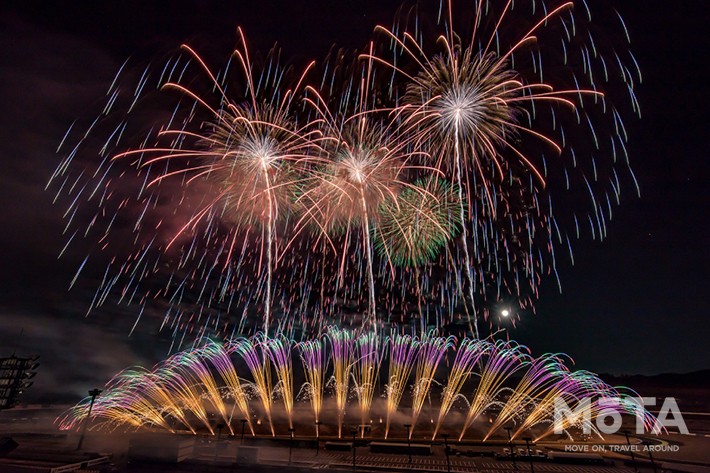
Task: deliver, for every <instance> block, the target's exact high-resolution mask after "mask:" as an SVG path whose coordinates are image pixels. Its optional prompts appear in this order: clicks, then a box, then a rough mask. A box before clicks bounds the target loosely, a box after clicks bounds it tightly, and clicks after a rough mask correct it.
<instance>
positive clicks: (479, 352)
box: [432, 338, 490, 440]
mask: <svg viewBox="0 0 710 473" xmlns="http://www.w3.org/2000/svg"><path fill="white" fill-rule="evenodd" d="M489 347H490V344H489V343H488V342H485V341H483V340H474V339H470V338H464V339H463V340H462V341H461V343H459V345H458V347H456V357H455V358H454V362H453V365H452V366H451V371H449V376H448V379H447V381H446V385H445V386H444V392H443V393H442V395H441V407H440V408H439V417H438V419H437V420H436V426H435V427H434V434H433V435H432V440H435V439H436V434H437V433H438V432H439V429H440V428H441V423H442V421H443V420H444V418H445V417H446V415H447V414H448V413H449V411H450V410H451V407H452V406H453V405H454V401H456V398H457V397H458V396H459V393H460V392H461V388H462V387H463V384H464V383H465V382H466V380H467V379H468V377H469V376H470V375H471V373H472V372H473V369H474V366H475V365H476V363H478V361H479V360H480V359H481V357H482V356H483V355H485V353H486V352H487V351H488V349H489Z"/></svg>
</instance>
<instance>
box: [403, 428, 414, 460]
mask: <svg viewBox="0 0 710 473" xmlns="http://www.w3.org/2000/svg"><path fill="white" fill-rule="evenodd" d="M404 427H405V428H406V429H407V456H409V463H412V438H411V437H410V436H409V432H410V430H411V428H412V424H404Z"/></svg>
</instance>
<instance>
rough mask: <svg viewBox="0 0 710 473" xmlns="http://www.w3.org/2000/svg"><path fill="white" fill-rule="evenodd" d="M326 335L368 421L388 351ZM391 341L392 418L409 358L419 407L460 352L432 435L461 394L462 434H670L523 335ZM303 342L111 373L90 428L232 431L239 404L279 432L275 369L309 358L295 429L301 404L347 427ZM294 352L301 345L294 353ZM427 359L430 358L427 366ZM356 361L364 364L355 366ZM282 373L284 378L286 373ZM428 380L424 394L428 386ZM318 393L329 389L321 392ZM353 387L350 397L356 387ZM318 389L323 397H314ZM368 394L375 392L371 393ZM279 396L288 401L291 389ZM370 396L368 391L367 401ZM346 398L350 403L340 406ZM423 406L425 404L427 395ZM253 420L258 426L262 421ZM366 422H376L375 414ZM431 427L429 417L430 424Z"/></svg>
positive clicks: (213, 350)
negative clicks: (629, 420) (619, 427)
mask: <svg viewBox="0 0 710 473" xmlns="http://www.w3.org/2000/svg"><path fill="white" fill-rule="evenodd" d="M328 339H329V340H331V344H332V349H333V350H337V351H339V352H340V353H341V355H338V356H337V358H336V357H334V358H333V360H336V359H338V360H340V361H339V362H338V363H340V364H341V366H340V368H338V363H335V362H334V363H333V368H332V374H333V376H334V377H337V375H336V372H337V370H339V369H340V370H345V372H346V373H347V375H346V376H345V378H347V377H349V376H350V373H351V371H354V373H355V374H354V378H355V379H356V383H355V385H356V386H355V388H354V390H355V392H356V393H357V394H358V409H357V410H356V412H353V413H352V415H350V416H349V417H350V419H349V422H353V423H362V422H363V417H362V415H363V412H365V413H366V414H367V415H371V414H372V413H373V407H372V405H371V404H368V402H369V401H368V399H369V400H370V401H371V399H372V397H373V396H374V395H375V394H376V393H377V390H376V388H374V387H375V386H377V385H378V384H379V383H378V376H377V375H374V376H372V375H370V374H367V373H373V372H375V371H377V365H379V364H381V363H383V362H385V360H382V359H378V358H377V357H378V356H383V355H382V352H380V351H377V350H373V349H372V347H373V346H378V342H376V341H375V340H376V338H374V332H370V333H369V334H363V335H361V336H360V338H358V339H355V340H354V339H353V338H352V337H351V334H350V332H347V331H339V330H337V329H331V330H330V333H329V334H328ZM356 340H359V342H358V341H356ZM388 343H389V344H390V349H389V351H388V354H389V357H390V359H389V366H390V372H389V373H387V375H386V377H385V387H384V392H382V393H380V394H382V395H384V396H385V397H386V398H387V403H386V405H385V406H384V408H383V410H384V412H379V414H380V415H382V414H385V415H387V416H388V418H389V419H391V418H392V417H393V416H394V415H395V414H396V413H397V412H398V411H399V401H400V399H401V397H402V395H403V393H404V392H405V391H406V389H405V387H406V386H407V383H408V379H409V374H408V373H409V372H410V371H411V370H412V369H413V368H412V365H414V364H417V365H418V367H417V369H418V370H421V373H423V374H422V375H421V376H419V375H417V376H416V377H415V379H414V380H413V383H414V384H413V385H412V386H411V388H412V399H413V403H412V406H413V408H412V412H413V413H415V412H416V410H415V409H417V408H416V406H417V403H416V402H415V401H414V399H417V398H419V399H425V398H427V397H432V396H433V394H435V393H432V391H433V386H434V383H433V379H434V378H435V377H436V374H435V372H436V368H435V366H436V365H438V361H437V359H439V360H443V359H444V358H447V357H448V355H453V362H452V368H451V372H450V374H449V375H448V377H447V379H445V380H444V379H441V380H440V381H439V383H441V384H442V385H443V387H442V389H441V392H440V394H441V405H440V406H436V405H434V406H432V407H431V408H430V409H431V410H432V412H433V411H435V410H437V409H438V411H439V422H438V423H437V424H436V425H434V426H429V427H428V428H429V429H432V431H433V435H434V436H436V435H437V433H438V432H439V430H440V429H442V428H443V429H445V430H446V431H447V432H451V431H452V428H453V427H452V426H444V425H442V424H441V420H442V419H443V418H444V417H445V416H446V415H447V414H448V413H449V411H450V410H451V409H455V404H456V403H455V401H456V399H458V398H461V399H462V401H463V399H466V401H467V402H468V407H467V408H466V409H465V410H462V411H461V414H465V415H466V423H465V425H464V430H463V434H466V433H467V432H473V433H470V434H469V436H470V438H477V439H480V440H483V441H487V440H489V439H490V438H491V437H492V436H495V435H496V433H497V432H498V431H499V430H500V429H501V428H502V427H503V426H504V425H509V424H511V423H512V424H514V425H515V426H516V427H515V431H514V432H513V434H512V438H513V439H515V438H519V437H520V436H521V435H523V434H524V433H528V435H530V434H532V435H534V436H535V438H536V439H537V440H540V439H544V438H546V437H548V436H552V435H555V433H556V429H557V431H558V432H563V433H564V434H566V435H567V436H568V437H570V438H573V437H572V436H573V433H575V432H584V431H585V430H588V429H591V432H592V433H594V434H596V435H598V436H600V437H601V432H599V431H598V430H597V429H596V428H595V426H594V425H593V423H594V422H595V421H596V419H597V418H599V417H604V416H606V415H608V414H609V412H615V413H619V414H627V415H633V416H636V418H637V419H640V420H641V421H642V424H643V425H644V427H645V428H646V429H647V430H648V431H651V432H656V433H657V432H660V431H661V430H662V425H660V423H659V422H658V420H657V419H655V418H654V417H653V416H652V415H651V414H650V413H648V411H646V410H645V409H644V408H643V405H642V404H641V402H640V399H639V398H638V396H637V395H636V394H635V393H633V392H631V391H628V390H626V389H625V388H615V387H612V386H610V385H608V384H606V383H605V382H603V381H602V380H601V379H599V377H597V376H596V375H594V374H592V373H589V372H587V371H570V370H569V368H568V367H567V366H566V365H565V357H564V356H563V355H555V354H546V355H544V356H542V357H539V358H533V357H531V356H530V355H529V352H528V351H527V349H526V348H525V347H523V346H520V345H517V344H515V343H514V342H505V343H504V342H488V341H481V340H472V339H464V340H462V341H461V342H460V343H455V342H454V340H453V339H452V338H444V337H436V336H433V335H432V334H429V335H428V336H427V338H426V339H424V340H423V341H420V340H418V339H417V337H411V336H409V335H399V336H396V335H393V336H392V337H390V340H389V341H388ZM296 346H297V347H298V349H295V348H294V344H293V342H291V341H288V340H286V339H284V338H282V337H279V338H276V339H273V338H266V337H264V336H263V335H261V334H260V335H257V336H255V337H254V338H253V339H236V340H228V341H226V342H225V343H224V344H219V343H217V342H214V341H208V342H207V343H206V344H205V345H204V346H202V347H198V348H194V349H190V350H186V351H184V352H180V353H178V354H176V355H173V356H172V357H170V358H169V359H167V360H165V361H164V362H162V363H160V364H158V365H157V366H155V367H154V368H153V369H152V370H146V369H142V368H137V369H130V370H126V371H123V372H121V373H119V374H118V375H116V376H115V377H114V378H113V379H111V380H110V381H109V382H108V383H107V384H106V386H105V391H104V393H103V394H102V395H101V396H99V397H98V398H96V400H95V405H94V407H93V410H92V419H91V422H92V428H104V429H107V430H111V431H113V430H116V429H123V430H125V429H128V430H137V429H144V428H145V429H159V430H166V431H169V432H173V433H179V432H189V433H192V434H195V435H197V434H199V433H204V432H207V433H209V434H211V435H215V431H214V424H215V419H217V420H218V421H219V422H224V423H225V425H226V426H227V428H228V430H229V432H230V434H231V435H234V424H235V419H234V416H233V415H232V413H233V412H234V411H235V410H236V409H239V411H241V414H242V415H244V418H245V419H246V421H247V422H248V423H249V425H250V430H251V433H252V435H272V436H273V435H276V432H275V428H274V425H273V424H271V422H269V426H268V427H266V428H264V427H261V428H260V427H259V425H260V424H261V423H260V422H258V420H259V419H260V418H261V417H260V416H263V415H266V416H267V418H268V419H269V420H270V419H271V411H272V409H275V408H276V407H277V406H276V405H274V404H273V401H272V399H273V396H272V392H271V376H272V370H273V371H275V372H276V376H277V377H279V383H282V382H283V381H284V380H287V382H288V380H289V379H291V380H292V379H293V378H294V377H295V378H298V377H299V376H300V375H299V374H296V375H294V373H293V370H292V369H291V371H289V369H284V368H283V367H290V366H292V364H293V362H292V361H291V359H292V358H293V357H294V356H299V355H300V356H301V360H302V361H303V362H304V363H303V376H304V377H305V379H306V381H305V384H307V385H309V388H307V389H309V392H310V393H311V396H310V399H309V401H308V404H310V407H306V406H307V404H306V402H302V403H299V402H294V403H293V404H292V405H290V406H289V405H287V404H286V402H284V403H283V412H285V413H286V414H287V416H289V417H288V418H289V421H291V422H293V423H291V424H289V426H290V427H289V429H292V428H294V427H293V426H294V424H295V423H297V422H299V420H298V419H302V417H301V416H296V415H295V412H296V411H299V410H300V409H301V406H303V408H304V409H305V410H310V411H311V412H312V414H313V416H314V417H315V419H317V422H320V424H316V426H317V429H319V430H318V431H317V433H318V434H321V433H322V432H321V429H323V428H326V429H327V430H330V431H331V432H332V434H335V433H337V434H338V435H339V436H340V435H342V425H343V420H344V410H345V407H346V404H347V401H348V399H347V395H346V396H344V397H340V399H341V400H340V401H339V400H338V398H339V396H342V391H341V392H338V390H337V389H336V390H335V391H334V393H333V401H334V402H333V403H334V404H335V405H336V412H334V415H333V414H331V415H326V414H327V413H328V412H333V411H329V410H322V407H323V405H324V403H325V402H327V401H329V400H328V399H324V398H323V390H324V385H323V382H324V380H325V379H326V376H327V375H328V374H327V373H326V354H325V350H324V348H325V344H324V343H323V339H315V340H307V341H304V342H301V343H300V344H298V345H296ZM454 350H455V353H453V351H454ZM297 351H299V352H300V353H299V354H296V352H297ZM269 353H271V355H269ZM343 353H345V354H344V355H343ZM363 354H364V355H368V356H373V357H374V358H369V360H370V361H368V362H365V361H363V360H362V358H359V359H358V358H357V357H358V356H360V357H361V356H362V355H363ZM235 357H236V358H237V360H242V361H244V363H245V364H246V368H244V369H245V371H248V373H247V372H245V373H243V374H242V375H243V376H244V377H245V378H246V377H247V376H251V381H252V383H253V387H254V390H255V392H256V394H257V396H256V397H255V398H254V399H253V400H252V398H250V397H249V396H247V395H246V390H245V389H244V388H242V381H241V379H242V378H241V377H240V375H239V373H238V369H237V366H240V363H237V360H235V359H234V358H235ZM423 357H426V358H427V359H428V360H429V361H426V362H424V361H423ZM393 359H394V360H395V361H393ZM447 359H448V358H447ZM269 360H271V361H272V364H270V363H269ZM277 360H278V361H277ZM360 361H362V363H360ZM368 364H369V365H370V367H369V368H368V367H367V365H368ZM358 365H360V366H361V368H358V367H357V366H358ZM279 366H281V367H279ZM353 366H355V367H354V368H353ZM363 368H364V369H363ZM370 368H372V369H370ZM361 370H362V371H361ZM279 371H281V372H282V375H279V374H278V373H279ZM357 373H360V374H357ZM521 373H522V377H520V374H521ZM341 376H342V375H341ZM473 377H478V379H479V381H478V387H477V389H476V390H475V391H474V392H473V395H472V397H471V398H470V399H469V398H467V397H466V396H465V395H464V394H462V393H461V391H462V387H463V385H464V384H465V381H466V380H467V379H471V378H473ZM363 380H364V381H365V382H367V383H370V385H371V386H373V388H368V391H367V392H365V390H363V389H362V386H364V384H365V382H363ZM244 382H246V380H245V381H244ZM439 383H437V384H439ZM425 386H427V388H426V391H427V392H424V393H422V392H421V391H424V389H425V388H424V387H425ZM318 391H320V393H321V394H318ZM344 391H345V392H346V394H347V391H348V389H347V387H346V388H345V389H344ZM314 392H316V394H313V393H314ZM370 392H372V394H369V393H370ZM235 393H237V394H236V395H235ZM262 393H266V395H265V396H264V395H263V394H262ZM281 393H282V396H283V397H284V399H285V398H286V394H284V389H283V388H281ZM365 395H366V396H369V398H368V399H366V398H365V397H364V396H365ZM558 401H562V402H564V403H565V405H566V406H568V407H569V409H570V412H569V414H570V415H567V416H560V417H559V418H558V416H556V415H555V403H556V402H558ZM338 402H343V403H344V404H343V405H339V404H338ZM90 403H91V399H89V398H86V399H84V400H83V401H81V402H80V403H78V404H77V405H76V406H74V407H72V408H70V409H69V410H68V411H66V412H65V413H64V414H63V415H62V416H60V417H59V418H58V422H59V426H60V428H62V429H74V428H80V427H81V426H82V425H83V423H84V421H85V420H86V416H87V415H88V409H89V406H90ZM422 403H423V401H419V402H418V404H422ZM363 406H365V408H363ZM419 410H421V409H420V408H419ZM484 414H485V415H487V416H490V424H489V423H484V426H483V432H481V433H476V432H477V431H478V429H476V431H474V429H471V428H470V427H471V425H472V424H473V421H474V420H475V419H476V417H478V416H480V415H484ZM255 419H256V420H257V422H254V420H255ZM413 419H415V420H413V424H412V427H414V426H415V425H416V423H417V421H416V417H413ZM364 423H365V425H367V423H368V418H367V417H365V422H364ZM425 425H428V422H427V423H425ZM425 425H422V422H420V423H419V428H420V429H422V428H424V427H425ZM285 428H286V427H285V426H284V427H283V429H281V430H283V431H285ZM380 428H381V432H380V434H379V435H382V437H385V438H386V437H387V435H388V434H389V428H390V425H385V426H384V428H382V427H380ZM259 429H261V431H259ZM283 431H279V435H282V434H284V432H283ZM410 432H411V430H410ZM461 438H464V435H461Z"/></svg>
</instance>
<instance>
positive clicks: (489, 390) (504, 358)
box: [459, 340, 531, 441]
mask: <svg viewBox="0 0 710 473" xmlns="http://www.w3.org/2000/svg"><path fill="white" fill-rule="evenodd" d="M486 358H487V359H486V361H485V363H484V364H483V367H482V370H481V372H480V373H478V376H479V380H478V386H477V388H476V391H475V393H474V395H473V398H472V399H471V403H470V405H469V409H468V414H467V415H466V421H465V422H464V425H463V428H462V429H461V435H459V441H461V439H463V436H464V434H465V433H466V430H468V428H469V427H471V425H473V423H474V422H475V421H476V419H477V418H478V416H479V415H481V414H482V413H483V412H484V411H485V410H486V409H488V408H489V407H491V405H493V404H494V403H495V402H496V400H497V398H498V397H499V392H500V390H501V389H502V388H503V386H504V383H505V382H506V381H507V380H508V379H510V378H511V377H512V376H513V375H514V374H515V373H516V372H517V371H518V370H520V369H522V368H524V367H525V366H527V365H528V364H529V363H530V361H531V357H530V356H529V354H528V351H527V348H525V347H521V346H520V345H515V344H511V343H510V342H504V341H501V340H498V341H496V342H495V343H494V344H491V345H490V346H489V349H488V351H487V353H486Z"/></svg>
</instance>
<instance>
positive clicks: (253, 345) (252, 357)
mask: <svg viewBox="0 0 710 473" xmlns="http://www.w3.org/2000/svg"><path fill="white" fill-rule="evenodd" d="M263 343H264V337H261V336H258V337H256V338H255V339H254V340H253V341H252V340H251V339H248V338H240V339H237V340H234V341H231V342H230V343H229V351H231V352H234V353H237V354H239V355H240V356H241V357H242V359H243V360H244V362H245V363H246V365H247V367H249V371H250V372H251V376H252V379H253V380H254V387H255V389H256V393H257V396H258V397H259V399H260V400H261V407H262V409H263V410H264V415H265V416H266V419H267V421H268V422H269V429H270V430H271V435H276V431H275V430H274V423H273V422H272V420H271V407H272V404H273V392H272V391H273V388H272V382H271V365H270V363H269V355H268V354H267V352H266V349H267V348H266V347H264V344H263Z"/></svg>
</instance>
